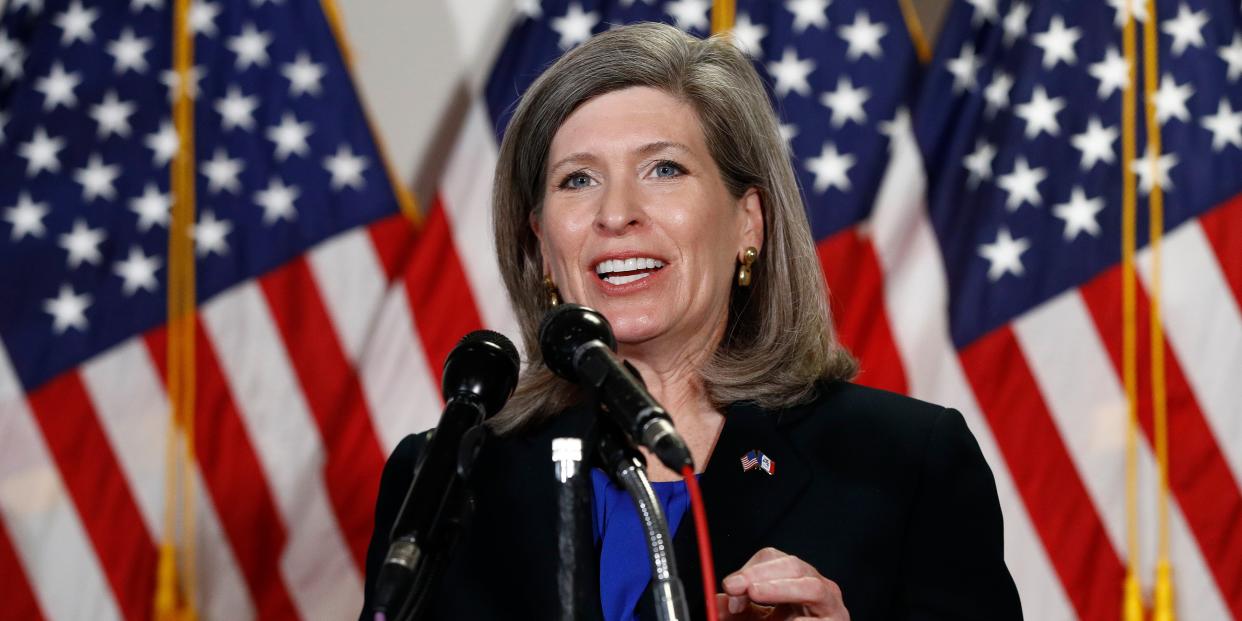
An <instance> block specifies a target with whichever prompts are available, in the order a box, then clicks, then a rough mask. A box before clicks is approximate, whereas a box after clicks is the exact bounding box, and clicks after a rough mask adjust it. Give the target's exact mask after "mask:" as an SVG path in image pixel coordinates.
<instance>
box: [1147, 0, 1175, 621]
mask: <svg viewBox="0 0 1242 621" xmlns="http://www.w3.org/2000/svg"><path fill="white" fill-rule="evenodd" d="M1147 14H1148V18H1147V23H1146V24H1144V28H1143V90H1144V95H1145V96H1146V104H1147V105H1146V113H1147V114H1146V125H1147V160H1148V161H1147V165H1148V167H1149V168H1148V174H1149V175H1151V177H1150V178H1151V180H1152V184H1151V195H1150V196H1149V197H1148V209H1149V216H1148V228H1149V240H1150V245H1151V278H1150V285H1151V286H1150V289H1151V304H1150V312H1149V322H1148V336H1149V338H1150V339H1151V344H1150V349H1151V407H1152V414H1153V417H1154V420H1153V423H1154V427H1155V433H1154V435H1155V444H1156V466H1157V475H1156V480H1157V483H1156V494H1157V495H1156V507H1157V513H1156V519H1157V529H1158V533H1159V538H1158V540H1157V542H1158V543H1157V545H1158V548H1157V555H1158V556H1157V558H1156V588H1155V593H1154V602H1153V617H1152V618H1153V621H1174V614H1173V577H1172V567H1171V566H1170V564H1169V421H1168V418H1169V417H1168V403H1167V398H1166V397H1167V395H1166V392H1165V376H1164V329H1163V324H1162V321H1161V313H1160V297H1161V260H1160V259H1161V256H1160V255H1161V240H1162V238H1163V236H1164V188H1162V187H1161V186H1160V175H1158V174H1157V172H1158V162H1159V161H1160V154H1161V141H1160V123H1159V121H1158V120H1157V119H1156V103H1155V98H1156V80H1157V79H1158V76H1159V75H1160V70H1159V47H1158V45H1159V43H1158V40H1157V34H1156V22H1157V21H1158V18H1159V13H1157V12H1156V0H1147Z"/></svg>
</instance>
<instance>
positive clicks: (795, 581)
mask: <svg viewBox="0 0 1242 621" xmlns="http://www.w3.org/2000/svg"><path fill="white" fill-rule="evenodd" d="M746 594H747V595H748V596H749V597H750V599H751V601H752V602H758V603H762V604H773V605H776V604H797V605H799V606H801V607H802V608H803V610H804V611H805V612H806V613H808V614H811V615H818V616H828V615H834V614H838V613H840V612H842V611H844V610H845V601H844V600H843V599H842V597H841V589H840V588H839V587H838V586H837V584H836V583H835V582H832V581H831V580H828V579H827V578H824V577H822V576H819V575H816V576H803V577H800V578H782V579H778V580H765V581H759V582H754V583H752V584H751V585H750V588H749V589H747V592H746Z"/></svg>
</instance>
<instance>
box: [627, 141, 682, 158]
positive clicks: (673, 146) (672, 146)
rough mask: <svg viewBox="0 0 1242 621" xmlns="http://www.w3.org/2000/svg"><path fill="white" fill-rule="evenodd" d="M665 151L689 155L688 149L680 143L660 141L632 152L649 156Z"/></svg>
mask: <svg viewBox="0 0 1242 621" xmlns="http://www.w3.org/2000/svg"><path fill="white" fill-rule="evenodd" d="M667 150H673V151H682V152H685V153H690V147H687V146H686V145H684V144H682V143H680V142H674V141H671V140H660V141H658V142H649V143H647V144H645V145H643V146H641V147H638V148H637V149H635V150H634V152H635V153H637V154H639V155H651V154H653V153H658V152H660V151H667Z"/></svg>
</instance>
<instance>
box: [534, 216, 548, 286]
mask: <svg viewBox="0 0 1242 621" xmlns="http://www.w3.org/2000/svg"><path fill="white" fill-rule="evenodd" d="M530 230H531V232H533V233H534V234H535V239H538V240H539V260H540V261H542V262H543V267H542V269H543V273H544V274H545V275H546V274H550V273H551V271H550V270H551V269H552V267H551V266H550V265H548V259H547V257H548V252H547V248H546V247H545V246H544V244H543V230H542V229H541V228H540V226H539V215H538V214H537V213H536V212H534V211H531V212H530Z"/></svg>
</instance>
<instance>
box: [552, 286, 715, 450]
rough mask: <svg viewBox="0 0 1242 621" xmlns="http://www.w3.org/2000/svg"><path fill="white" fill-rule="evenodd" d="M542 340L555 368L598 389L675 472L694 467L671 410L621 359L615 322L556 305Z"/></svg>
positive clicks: (616, 416)
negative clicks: (655, 396)
mask: <svg viewBox="0 0 1242 621" xmlns="http://www.w3.org/2000/svg"><path fill="white" fill-rule="evenodd" d="M539 345H540V348H541V349H542V350H543V361H544V363H545V364H547V365H548V368H549V369H551V370H552V372H553V373H556V374H557V375H559V376H561V377H563V378H565V379H567V380H569V381H571V382H574V383H575V384H581V385H583V386H587V387H589V388H592V389H594V390H595V392H596V393H597V394H598V395H599V398H600V402H601V403H602V404H603V406H604V409H605V411H607V412H608V414H609V416H611V417H612V419H613V420H614V421H615V422H616V424H617V425H618V426H619V427H621V429H622V430H623V431H624V432H625V433H626V434H628V435H629V437H630V438H632V439H633V440H634V441H635V442H636V443H638V444H641V445H643V446H645V447H647V449H648V450H650V451H651V452H652V453H654V454H655V456H656V457H657V458H659V459H660V461H661V462H663V463H664V465H665V466H668V467H669V468H670V469H672V470H673V471H674V472H681V470H682V468H683V467H685V466H691V467H693V465H694V461H693V459H692V458H691V457H690V449H689V448H687V447H686V443H685V442H684V441H683V440H682V439H681V436H680V435H678V434H677V431H676V430H675V429H673V421H672V419H671V418H669V416H668V412H666V411H665V410H664V408H663V407H662V406H661V405H660V404H659V403H657V402H656V400H655V399H654V398H653V397H652V396H651V394H650V393H648V392H647V389H646V387H645V386H643V383H642V379H641V378H640V377H639V375H638V373H637V372H636V371H634V368H633V367H632V366H630V365H629V363H627V362H622V361H621V360H620V359H619V358H617V355H616V353H615V352H616V349H617V340H616V338H615V337H614V336H613V334H612V326H611V325H609V324H608V320H607V319H605V318H604V316H603V315H601V314H600V313H599V311H596V310H594V309H590V308H587V307H585V306H581V305H579V304H559V305H557V306H556V307H555V308H553V309H552V310H550V311H548V314H547V315H544V318H543V323H542V324H540V326H539Z"/></svg>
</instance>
